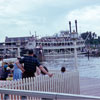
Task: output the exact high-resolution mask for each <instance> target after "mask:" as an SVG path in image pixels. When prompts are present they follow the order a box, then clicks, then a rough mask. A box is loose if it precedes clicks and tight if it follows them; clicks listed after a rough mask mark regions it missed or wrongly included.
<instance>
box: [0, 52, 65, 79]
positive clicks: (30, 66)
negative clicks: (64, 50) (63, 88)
mask: <svg viewBox="0 0 100 100" xmlns="http://www.w3.org/2000/svg"><path fill="white" fill-rule="evenodd" d="M0 61H1V67H0V80H18V79H23V78H29V77H35V76H36V75H48V76H49V77H52V76H53V74H52V73H50V72H49V70H48V68H47V67H45V66H43V65H42V64H41V63H40V62H39V60H38V59H37V57H36V55H35V54H34V52H33V50H29V51H28V55H27V56H25V57H23V58H21V57H17V60H16V62H13V63H7V62H3V58H0ZM65 71H66V69H65V67H62V68H61V72H62V73H64V72H65Z"/></svg>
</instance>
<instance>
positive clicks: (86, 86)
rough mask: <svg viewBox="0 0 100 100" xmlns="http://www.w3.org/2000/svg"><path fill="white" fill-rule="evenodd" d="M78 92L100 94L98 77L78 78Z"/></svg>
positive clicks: (92, 94)
mask: <svg viewBox="0 0 100 100" xmlns="http://www.w3.org/2000/svg"><path fill="white" fill-rule="evenodd" d="M80 94H82V95H90V96H100V79H98V78H86V77H81V78H80Z"/></svg>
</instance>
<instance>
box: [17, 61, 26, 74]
mask: <svg viewBox="0 0 100 100" xmlns="http://www.w3.org/2000/svg"><path fill="white" fill-rule="evenodd" d="M16 65H17V66H18V68H19V69H21V71H22V72H23V73H24V71H25V70H24V68H23V66H22V64H20V63H19V61H16Z"/></svg>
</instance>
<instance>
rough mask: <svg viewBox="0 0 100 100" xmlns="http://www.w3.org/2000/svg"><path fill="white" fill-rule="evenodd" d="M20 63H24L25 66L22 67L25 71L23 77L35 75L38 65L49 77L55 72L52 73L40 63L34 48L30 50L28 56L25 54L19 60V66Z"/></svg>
mask: <svg viewBox="0 0 100 100" xmlns="http://www.w3.org/2000/svg"><path fill="white" fill-rule="evenodd" d="M19 63H20V64H24V68H21V70H22V72H23V78H28V77H35V72H36V67H39V69H40V70H41V71H43V72H44V73H45V74H47V75H48V76H49V77H52V75H53V74H50V73H49V72H47V71H46V70H45V69H44V68H43V66H42V65H41V64H40V62H39V61H38V59H37V58H36V57H34V53H33V50H29V51H28V56H25V57H24V58H22V59H21V60H20V61H19V62H17V63H16V64H17V66H18V65H19Z"/></svg>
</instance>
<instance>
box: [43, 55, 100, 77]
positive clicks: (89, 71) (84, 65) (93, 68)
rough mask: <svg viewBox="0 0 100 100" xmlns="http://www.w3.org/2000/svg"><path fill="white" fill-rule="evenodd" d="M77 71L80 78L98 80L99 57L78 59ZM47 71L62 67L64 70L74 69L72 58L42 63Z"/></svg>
mask: <svg viewBox="0 0 100 100" xmlns="http://www.w3.org/2000/svg"><path fill="white" fill-rule="evenodd" d="M77 61H78V70H79V73H80V76H83V77H90V78H100V57H90V59H89V60H88V58H87V57H85V56H82V57H78V60H77ZM43 64H44V65H45V66H47V67H48V69H53V70H60V69H61V67H62V66H64V67H66V70H68V71H69V70H73V69H75V60H74V58H66V59H58V60H54V59H53V60H50V61H46V62H43Z"/></svg>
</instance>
